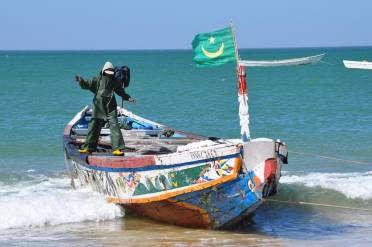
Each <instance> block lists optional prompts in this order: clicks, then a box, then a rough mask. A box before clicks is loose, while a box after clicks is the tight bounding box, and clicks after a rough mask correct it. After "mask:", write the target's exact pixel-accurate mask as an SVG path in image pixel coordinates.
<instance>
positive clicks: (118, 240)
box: [0, 47, 372, 246]
mask: <svg viewBox="0 0 372 247" xmlns="http://www.w3.org/2000/svg"><path fill="white" fill-rule="evenodd" d="M322 52H326V56H325V57H324V58H323V60H322V62H320V63H318V64H316V65H307V66H297V67H273V68H248V70H247V81H248V90H249V106H250V108H249V112H250V120H251V126H250V129H251V135H252V137H254V138H256V137H269V138H274V139H276V138H280V139H281V140H283V141H285V142H286V143H287V144H288V148H289V164H288V165H285V166H284V167H283V174H282V178H281V180H280V182H281V184H280V187H279V192H278V194H277V195H276V196H275V197H274V199H275V200H276V201H269V202H267V203H266V204H264V205H263V206H262V207H260V208H259V209H258V210H257V211H256V213H255V214H254V215H253V216H252V217H251V218H250V219H247V220H245V221H244V222H242V223H241V225H239V226H237V227H236V229H231V230H228V231H205V230H198V229H188V228H182V227H175V226H169V225H163V224H158V223H155V222H152V221H147V220H144V219H137V218H133V217H128V216H126V215H125V212H122V211H121V210H120V209H119V208H118V207H116V206H115V205H111V204H107V203H106V202H105V200H104V198H102V197H101V196H100V195H98V194H96V193H95V192H93V191H91V190H89V189H80V190H76V191H75V190H72V189H71V187H70V181H69V179H68V176H67V173H66V170H65V164H64V160H63V149H62V131H63V128H64V126H65V125H66V124H67V122H68V121H69V120H70V119H71V118H72V117H73V116H74V114H75V113H76V112H77V111H79V110H80V109H81V108H82V107H83V106H85V105H87V104H90V102H91V99H92V95H91V94H90V93H89V92H88V91H83V90H81V89H79V87H78V85H77V84H76V83H75V82H74V81H73V76H74V75H76V74H78V75H81V76H83V77H85V78H88V77H92V76H95V75H96V74H97V73H98V71H99V69H100V67H101V66H102V65H103V63H104V62H105V61H106V60H110V61H112V62H113V63H114V64H118V65H128V66H129V67H130V68H131V71H132V81H131V85H130V86H129V88H128V89H127V92H128V93H129V94H131V95H132V96H133V97H135V98H136V99H137V104H136V105H127V104H126V105H125V107H127V108H129V109H130V110H132V111H134V112H136V113H137V114H140V115H142V116H144V117H146V118H150V119H153V120H155V121H158V122H161V123H164V124H167V125H170V126H172V127H174V128H177V129H183V130H187V131H190V132H195V133H199V134H203V135H206V136H219V137H226V138H239V130H240V127H239V121H238V117H237V116H238V112H237V105H238V104H237V97H236V95H237V93H236V81H235V75H234V67H233V65H231V64H228V65H223V66H220V67H215V68H203V69H200V68H196V67H195V66H194V65H193V63H192V52H191V51H188V50H185V51H182V50H181V51H150V50H149V51H42V52H39V51H0V99H1V103H0V104H1V107H0V112H1V119H0V136H1V139H0V245H1V246H10V245H17V246H40V245H42V246H71V245H74V246H86V245H89V246H115V245H120V244H121V245H123V244H126V245H136V244H138V242H139V241H141V243H142V244H143V245H155V246H157V245H158V246H160V245H179V246H185V245H186V246H188V245H192V246H208V245H212V244H213V245H230V246H234V245H242V244H246V245H270V246H271V245H274V246H275V245H284V246H286V245H292V246H298V245H309V246H314V245H318V244H322V245H326V246H339V245H340V244H341V245H349V244H350V245H362V246H363V245H364V246H370V245H372V71H368V70H348V69H346V68H344V67H343V64H342V59H350V60H363V59H366V60H371V59H372V48H362V47H360V48H313V49H254V50H253V49H246V50H240V56H241V57H242V58H244V59H280V58H288V57H298V56H308V55H313V54H318V53H322ZM319 155H321V156H329V157H333V158H337V159H324V158H323V157H320V156H319ZM345 160H349V161H356V162H348V161H345ZM357 162H359V163H357ZM283 201H291V202H300V201H301V202H310V203H316V204H317V205H314V204H313V205H304V204H294V203H287V202H283ZM319 204H322V205H323V204H324V205H336V206H340V207H326V206H321V205H319ZM342 207H343V208H342Z"/></svg>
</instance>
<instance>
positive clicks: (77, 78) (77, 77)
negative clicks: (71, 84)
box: [75, 75, 83, 82]
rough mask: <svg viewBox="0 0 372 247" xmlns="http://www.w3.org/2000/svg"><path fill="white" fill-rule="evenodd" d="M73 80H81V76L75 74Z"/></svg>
mask: <svg viewBox="0 0 372 247" xmlns="http://www.w3.org/2000/svg"><path fill="white" fill-rule="evenodd" d="M75 81H77V82H81V81H83V78H81V76H78V75H75Z"/></svg>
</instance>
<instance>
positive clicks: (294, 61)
mask: <svg viewBox="0 0 372 247" xmlns="http://www.w3.org/2000/svg"><path fill="white" fill-rule="evenodd" d="M324 55H325V53H322V54H319V55H315V56H309V57H298V58H289V59H280V60H239V64H241V65H244V66H246V67H272V66H293V65H303V64H314V63H317V62H319V61H320V60H321V59H322V58H323V56H324Z"/></svg>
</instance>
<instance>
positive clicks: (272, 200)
mask: <svg viewBox="0 0 372 247" xmlns="http://www.w3.org/2000/svg"><path fill="white" fill-rule="evenodd" d="M265 201H271V202H279V203H287V204H295V205H307V206H320V207H328V208H341V209H348V210H360V211H368V212H372V209H371V208H356V207H348V206H341V205H334V204H324V203H315V202H303V201H283V200H276V199H265Z"/></svg>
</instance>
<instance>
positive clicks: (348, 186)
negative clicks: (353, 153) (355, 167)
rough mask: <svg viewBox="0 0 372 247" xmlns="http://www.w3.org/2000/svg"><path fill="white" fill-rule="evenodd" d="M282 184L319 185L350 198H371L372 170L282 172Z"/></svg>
mask: <svg viewBox="0 0 372 247" xmlns="http://www.w3.org/2000/svg"><path fill="white" fill-rule="evenodd" d="M280 182H281V183H283V184H302V185H304V186H307V187H317V186H319V187H321V188H324V189H331V190H335V191H338V192H341V193H342V194H344V195H345V196H346V197H348V198H351V199H363V200H370V199H372V189H371V188H372V171H369V172H365V173H357V172H356V173H309V174H305V175H301V176H300V175H290V173H285V172H284V173H283V176H282V177H281V178H280Z"/></svg>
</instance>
